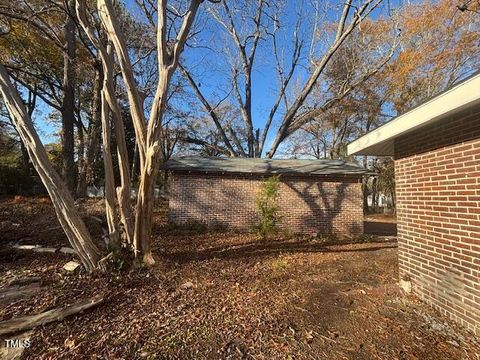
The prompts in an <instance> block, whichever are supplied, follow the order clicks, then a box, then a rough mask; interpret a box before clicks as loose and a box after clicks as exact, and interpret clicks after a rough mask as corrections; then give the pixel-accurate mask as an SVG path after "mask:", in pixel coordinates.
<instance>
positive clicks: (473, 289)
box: [348, 75, 480, 334]
mask: <svg viewBox="0 0 480 360" xmlns="http://www.w3.org/2000/svg"><path fill="white" fill-rule="evenodd" d="M348 151H349V154H358V155H360V154H363V155H389V156H394V159H395V178H396V194H397V219H398V224H397V226H398V249H399V255H398V256H399V267H400V279H401V280H404V281H410V282H411V285H412V289H413V291H414V292H415V293H416V294H417V295H418V296H419V297H421V298H422V299H423V300H425V301H426V302H428V303H430V304H431V305H433V306H434V307H436V308H437V309H439V310H440V311H441V312H442V313H443V314H445V315H448V316H449V317H450V318H452V319H454V320H456V321H458V322H459V323H461V324H463V325H464V326H466V327H468V328H469V329H471V330H473V331H474V332H475V333H476V334H480V75H476V76H473V77H471V78H468V79H466V80H465V81H463V82H462V83H460V84H458V85H456V86H454V87H453V88H451V89H449V90H448V91H445V92H444V93H442V94H440V95H438V96H437V97H435V98H433V99H431V100H429V101H427V102H425V103H423V104H421V105H419V106H418V107H416V108H414V109H412V110H411V111H409V112H407V113H405V114H403V115H401V116H399V117H397V118H395V119H393V120H392V121H390V122H389V123H387V124H385V125H383V126H381V127H379V128H378V129H376V130H374V131H372V132H371V133H369V134H367V135H365V136H363V137H361V138H359V139H358V140H356V141H354V142H353V143H351V144H350V145H349V146H348Z"/></svg>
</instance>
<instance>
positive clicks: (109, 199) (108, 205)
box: [101, 88, 120, 245]
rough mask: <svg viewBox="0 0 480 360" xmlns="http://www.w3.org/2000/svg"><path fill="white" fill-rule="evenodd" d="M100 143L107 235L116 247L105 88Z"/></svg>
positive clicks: (108, 110)
mask: <svg viewBox="0 0 480 360" xmlns="http://www.w3.org/2000/svg"><path fill="white" fill-rule="evenodd" d="M101 98H102V141H103V165H104V168H105V212H106V216H107V224H108V235H109V237H110V241H111V242H112V243H113V244H115V245H118V243H119V239H120V237H119V231H118V219H117V214H116V210H115V179H114V175H113V165H112V149H111V138H110V109H109V108H108V104H107V100H106V98H105V88H104V89H102V96H101Z"/></svg>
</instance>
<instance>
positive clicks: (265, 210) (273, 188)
mask: <svg viewBox="0 0 480 360" xmlns="http://www.w3.org/2000/svg"><path fill="white" fill-rule="evenodd" d="M279 192H280V179H279V176H272V177H269V178H268V179H265V180H264V181H263V182H262V186H261V188H260V191H259V192H258V194H257V197H256V199H255V204H256V207H257V210H258V212H259V215H260V221H259V223H258V225H257V231H258V234H259V235H260V237H261V239H262V240H263V241H266V240H267V239H268V237H269V236H271V235H273V234H275V233H276V232H277V230H278V225H279V223H280V221H281V218H280V215H279V214H278V211H279V206H278V204H277V200H278V196H279Z"/></svg>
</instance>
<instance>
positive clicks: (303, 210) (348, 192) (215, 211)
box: [165, 157, 366, 237]
mask: <svg viewBox="0 0 480 360" xmlns="http://www.w3.org/2000/svg"><path fill="white" fill-rule="evenodd" d="M165 168H166V169H167V170H169V171H170V172H171V173H172V177H173V184H172V186H171V190H170V199H169V217H170V220H171V221H172V222H173V223H177V224H185V223H190V222H199V223H203V224H206V225H209V226H211V225H217V224H221V225H223V226H227V227H232V228H243V229H251V228H252V227H253V226H254V225H255V224H257V222H258V214H257V210H256V208H255V197H256V194H257V193H258V191H259V189H260V185H261V182H262V180H263V179H264V178H266V177H269V176H272V175H277V174H278V175H280V181H281V187H280V196H279V199H278V201H279V206H280V211H279V212H280V215H281V216H282V226H284V227H285V228H288V229H289V230H291V231H294V232H309V233H311V232H315V233H333V234H336V235H340V236H343V237H353V236H357V235H360V234H362V233H363V207H362V206H363V205H362V204H363V203H362V186H361V180H362V176H363V175H364V174H365V172H366V170H365V169H364V168H362V167H359V166H358V165H356V164H350V163H346V162H343V161H331V160H267V159H245V158H236V159H233V158H213V157H210V158H202V157H184V158H177V159H172V160H169V161H168V162H167V163H166V165H165Z"/></svg>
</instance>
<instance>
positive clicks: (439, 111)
mask: <svg viewBox="0 0 480 360" xmlns="http://www.w3.org/2000/svg"><path fill="white" fill-rule="evenodd" d="M478 104H480V74H477V75H475V76H473V77H471V78H469V79H467V80H465V81H464V82H462V83H460V84H458V85H457V86H454V87H453V88H451V89H449V90H447V91H445V92H444V93H442V94H440V95H438V96H436V97H434V98H433V99H431V100H429V101H427V102H425V103H424V104H421V105H419V106H417V107H416V108H414V109H412V110H410V111H408V112H406V113H405V114H402V115H400V116H398V117H396V118H394V119H393V120H391V121H389V122H388V123H386V124H384V125H382V126H380V127H379V128H377V129H375V130H373V131H371V132H369V133H367V134H366V135H364V136H362V137H360V138H359V139H357V140H355V141H353V142H351V143H350V144H348V146H347V152H348V155H375V156H393V155H394V140H395V138H397V137H399V136H401V135H405V134H408V133H409V132H412V131H414V130H417V129H418V128H421V127H424V126H426V125H429V124H431V123H433V122H435V121H441V120H442V119H445V118H447V117H449V116H451V115H452V114H454V113H457V112H459V111H463V110H467V109H468V108H471V107H473V106H476V105H478Z"/></svg>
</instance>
